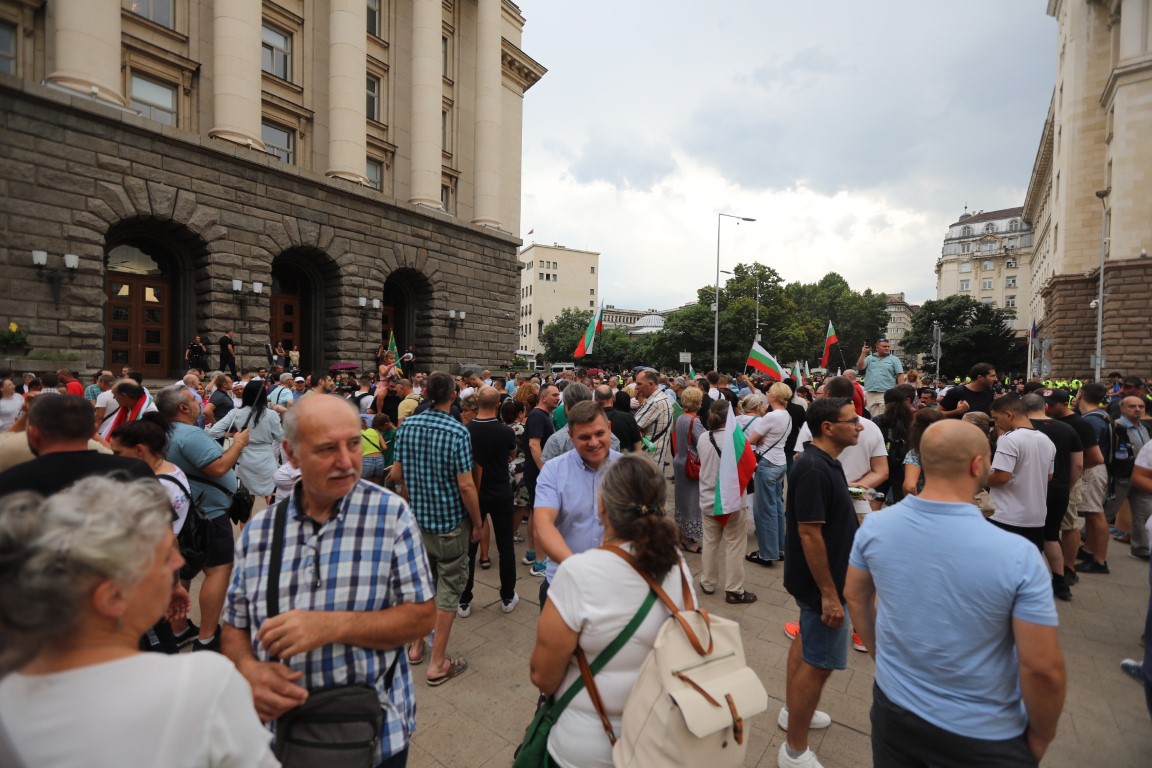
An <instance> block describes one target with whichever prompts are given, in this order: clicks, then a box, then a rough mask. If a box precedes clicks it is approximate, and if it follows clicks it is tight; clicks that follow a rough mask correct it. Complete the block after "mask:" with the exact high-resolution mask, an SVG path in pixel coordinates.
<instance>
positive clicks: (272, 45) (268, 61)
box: [260, 24, 292, 80]
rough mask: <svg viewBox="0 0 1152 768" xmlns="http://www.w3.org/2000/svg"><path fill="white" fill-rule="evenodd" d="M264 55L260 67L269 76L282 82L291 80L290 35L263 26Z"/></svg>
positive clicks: (274, 28)
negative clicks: (273, 76)
mask: <svg viewBox="0 0 1152 768" xmlns="http://www.w3.org/2000/svg"><path fill="white" fill-rule="evenodd" d="M263 40H264V43H263V48H264V55H263V59H262V60H261V64H260V67H261V69H263V70H264V71H265V72H267V73H268V74H270V75H275V76H276V77H279V78H280V79H282V80H291V79H292V77H291V74H292V35H290V34H288V33H287V32H285V31H283V30H281V29H277V28H276V27H271V26H269V25H267V24H265V25H264V31H263Z"/></svg>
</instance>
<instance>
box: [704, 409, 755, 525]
mask: <svg viewBox="0 0 1152 768" xmlns="http://www.w3.org/2000/svg"><path fill="white" fill-rule="evenodd" d="M755 471H756V454H754V453H753V452H752V446H750V445H749V444H748V439H747V438H746V437H745V436H744V430H742V429H740V427H738V426H736V417H735V416H734V415H733V413H732V408H729V409H728V416H727V418H726V419H725V422H724V439H723V442H722V443H721V445H720V474H719V475H717V477H716V496H715V499H714V501H713V502H712V516H713V517H724V518H725V519H723V520H721V521H720V522H721V524H722V525H723V524H725V523H727V519H726V516H727V515H730V514H732V513H733V512H738V511H739V510H740V508H741V506H742V502H741V497H742V496H743V495H744V489H745V488H747V487H748V482H749V481H750V480H751V479H752V474H753V473H754V472H755Z"/></svg>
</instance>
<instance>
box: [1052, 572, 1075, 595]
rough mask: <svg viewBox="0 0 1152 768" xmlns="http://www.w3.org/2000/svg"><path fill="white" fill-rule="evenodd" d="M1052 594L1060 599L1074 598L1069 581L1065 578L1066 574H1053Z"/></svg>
mask: <svg viewBox="0 0 1152 768" xmlns="http://www.w3.org/2000/svg"><path fill="white" fill-rule="evenodd" d="M1052 594H1053V595H1054V596H1055V597H1056V598H1057V599H1059V600H1071V599H1072V590H1071V589H1069V588H1068V582H1067V581H1065V580H1064V574H1062V573H1054V574H1052Z"/></svg>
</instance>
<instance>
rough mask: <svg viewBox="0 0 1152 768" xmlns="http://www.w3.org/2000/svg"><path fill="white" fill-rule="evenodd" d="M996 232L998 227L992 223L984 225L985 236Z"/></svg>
mask: <svg viewBox="0 0 1152 768" xmlns="http://www.w3.org/2000/svg"><path fill="white" fill-rule="evenodd" d="M995 231H996V225H995V224H993V223H992V222H988V223H987V224H985V225H984V233H985V234H992V233H993V232H995Z"/></svg>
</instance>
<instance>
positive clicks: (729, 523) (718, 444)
mask: <svg viewBox="0 0 1152 768" xmlns="http://www.w3.org/2000/svg"><path fill="white" fill-rule="evenodd" d="M730 407H731V406H729V405H728V401H727V400H725V399H723V398H721V399H720V400H714V401H713V402H712V405H711V406H710V407H709V408H708V423H707V425H706V426H707V427H708V429H709V430H710V431H709V432H707V433H705V434H703V435H701V436H700V439H699V440H698V441H696V453H697V454H699V456H700V522H701V523H702V524H703V528H704V545H703V549H704V552H703V557H702V558H701V565H702V566H703V570H702V571H701V573H700V589H701V590H703V592H704V594H706V595H711V594H712V593H713V592H715V591H716V586H717V584H719V583H720V582H721V581H723V582H724V602H726V603H731V604H733V605H747V604H748V603H754V602H756V594H755V593H754V592H749V591H748V590H746V589H744V546H745V544H747V542H748V533H747V520H748V507H747V497H746V496H745V495H744V489H741V495H740V503H739V507H738V508H737V509H736V510H735V511H734V512H729V513H727V516H726V519H725V520H724V524H723V525H721V518H719V517H717V516H716V515H714V514H713V512H714V507H715V506H716V485H717V484H718V483H719V482H720V458H721V451H723V450H724V449H723V446H725V445H728V446H730V445H732V440H731V438H730V437H728V431H727V427H726V424H727V422H728V409H729V408H730ZM736 429H739V427H736Z"/></svg>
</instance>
